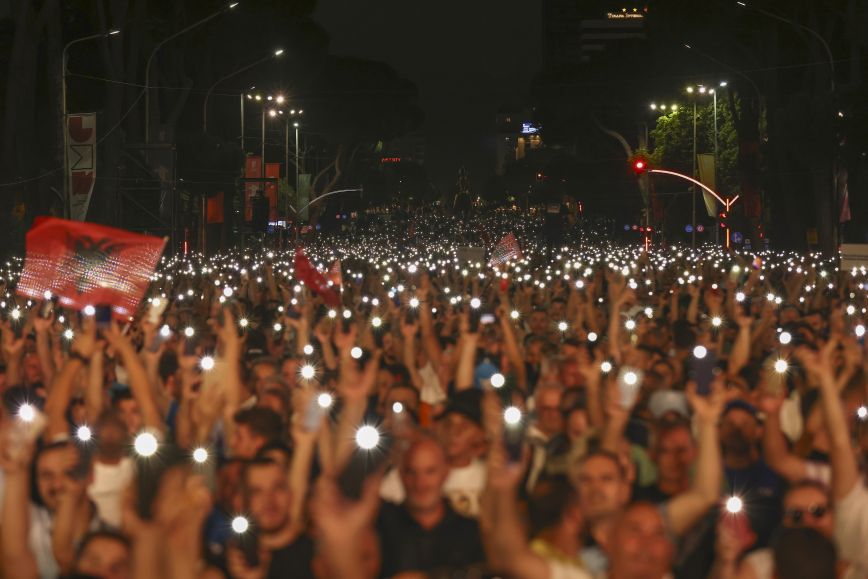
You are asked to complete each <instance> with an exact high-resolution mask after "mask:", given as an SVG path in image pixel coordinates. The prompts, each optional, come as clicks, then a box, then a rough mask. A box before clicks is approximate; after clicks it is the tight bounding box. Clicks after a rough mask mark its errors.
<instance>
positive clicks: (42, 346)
mask: <svg viewBox="0 0 868 579" xmlns="http://www.w3.org/2000/svg"><path fill="white" fill-rule="evenodd" d="M53 326H54V315H53V314H52V315H51V317H50V318H48V319H45V318H42V317H38V316H37V317H36V318H34V320H33V329H34V330H36V355H37V357H38V358H39V367H40V368H41V369H42V381H43V383H45V384H51V383H52V382H53V381H54V374H55V372H56V371H57V369H56V368H55V367H54V357H53V356H52V353H51V330H52V327H53Z"/></svg>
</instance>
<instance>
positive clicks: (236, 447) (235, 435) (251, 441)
mask: <svg viewBox="0 0 868 579" xmlns="http://www.w3.org/2000/svg"><path fill="white" fill-rule="evenodd" d="M263 444H265V440H264V439H263V438H262V437H261V436H257V435H256V434H254V433H253V431H252V430H250V427H249V426H248V425H246V424H238V425H236V427H235V430H234V431H233V432H232V436H231V437H230V439H229V448H231V449H232V456H234V457H235V458H242V459H246V460H250V459H251V458H253V457H254V456H256V453H257V452H259V449H260V448H262V445H263Z"/></svg>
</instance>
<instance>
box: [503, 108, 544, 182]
mask: <svg viewBox="0 0 868 579" xmlns="http://www.w3.org/2000/svg"><path fill="white" fill-rule="evenodd" d="M532 119H533V112H532V111H530V110H526V109H525V110H522V109H501V110H500V111H498V113H497V119H496V124H497V144H496V147H495V151H496V155H497V160H496V165H495V174H497V175H503V174H504V172H505V171H506V167H507V165H509V163H511V162H513V161H520V160H522V159H524V158H525V156H527V154H528V153H529V152H530V151H535V150H538V149H541V148H542V145H543V141H542V127H540V126H539V125H538V124H537V123H534V122H533V120H532Z"/></svg>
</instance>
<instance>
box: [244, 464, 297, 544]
mask: <svg viewBox="0 0 868 579" xmlns="http://www.w3.org/2000/svg"><path fill="white" fill-rule="evenodd" d="M246 474H247V480H246V481H245V482H246V490H247V495H246V496H247V508H248V509H249V511H250V514H251V515H252V516H253V520H254V521H256V524H257V525H258V526H259V529H261V530H262V532H264V533H269V534H273V533H278V532H280V531H282V530H284V529H285V528H286V527H287V525H289V523H290V521H289V509H290V504H291V497H292V493H291V492H290V490H289V482H288V481H287V478H286V470H285V469H283V468H281V467H280V466H279V465H276V464H269V465H257V466H252V467H249V468H248V470H247V473H246Z"/></svg>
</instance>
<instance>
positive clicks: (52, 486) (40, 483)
mask: <svg viewBox="0 0 868 579" xmlns="http://www.w3.org/2000/svg"><path fill="white" fill-rule="evenodd" d="M71 453H75V449H74V448H55V449H52V450H49V451H46V452H43V453H42V454H41V455H40V456H39V459H38V460H37V462H36V488H37V489H38V490H39V496H40V497H42V502H44V503H45V506H46V507H47V508H48V510H49V511H50V512H52V513H53V512H54V511H55V510H56V509H57V503H58V501H59V500H60V495H61V493H62V492H63V488H64V485H65V484H66V481H67V479H68V475H67V473H66V469H68V468H69V466H70V460H71V459H70V454H71Z"/></svg>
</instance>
